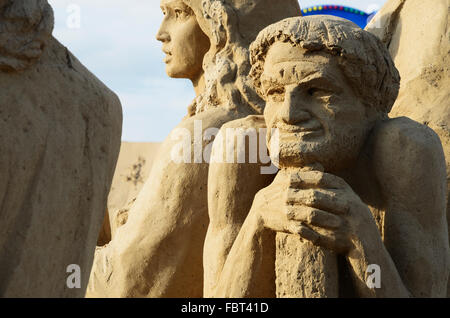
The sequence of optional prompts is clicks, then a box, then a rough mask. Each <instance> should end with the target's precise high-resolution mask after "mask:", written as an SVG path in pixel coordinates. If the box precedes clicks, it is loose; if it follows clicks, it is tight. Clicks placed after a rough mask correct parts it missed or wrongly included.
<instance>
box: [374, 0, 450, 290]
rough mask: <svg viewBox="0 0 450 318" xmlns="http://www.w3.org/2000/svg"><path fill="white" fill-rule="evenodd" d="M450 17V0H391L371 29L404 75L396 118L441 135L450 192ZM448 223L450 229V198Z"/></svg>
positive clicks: (394, 107) (395, 111)
mask: <svg viewBox="0 0 450 318" xmlns="http://www.w3.org/2000/svg"><path fill="white" fill-rule="evenodd" d="M449 13H450V1H448V0H424V1H421V0H390V1H388V2H387V3H386V4H385V6H384V7H383V8H382V9H381V10H380V11H379V12H378V14H377V15H376V16H375V17H374V19H373V20H372V21H371V23H370V24H369V25H368V26H367V28H366V29H367V30H368V31H369V32H372V33H373V34H375V35H377V36H378V37H379V38H380V39H381V40H382V41H383V42H384V43H385V44H386V45H387V46H388V48H389V52H390V53H391V56H392V58H393V59H394V62H395V65H396V66H397V68H398V70H399V72H400V75H401V86H400V92H399V97H398V99H397V101H396V102H395V104H394V106H393V108H392V112H391V116H408V117H410V118H412V119H414V120H416V121H418V122H420V123H423V124H425V125H427V126H429V127H430V128H432V129H433V130H434V131H436V133H437V134H438V135H439V137H440V139H441V142H442V145H443V146H444V153H445V157H446V160H447V187H448V193H449V194H450V89H449V87H450V71H449V68H450V28H449V24H450V20H449ZM447 221H448V222H449V225H450V200H448V201H447ZM449 297H450V284H449Z"/></svg>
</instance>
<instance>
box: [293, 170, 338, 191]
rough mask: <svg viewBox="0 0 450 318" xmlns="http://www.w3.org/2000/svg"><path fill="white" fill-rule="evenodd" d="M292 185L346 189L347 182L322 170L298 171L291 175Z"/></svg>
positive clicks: (297, 186)
mask: <svg viewBox="0 0 450 318" xmlns="http://www.w3.org/2000/svg"><path fill="white" fill-rule="evenodd" d="M290 187H291V188H297V189H299V188H326V189H344V188H346V187H347V183H346V182H345V181H344V180H342V179H341V178H339V177H337V176H335V175H332V174H329V173H324V172H321V171H298V172H296V173H292V174H291V175H290Z"/></svg>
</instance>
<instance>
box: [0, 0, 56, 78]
mask: <svg viewBox="0 0 450 318" xmlns="http://www.w3.org/2000/svg"><path fill="white" fill-rule="evenodd" d="M24 8H26V10H25V9H24ZM0 16H1V21H0V71H4V72H16V71H22V70H24V69H26V68H28V67H29V66H31V65H33V64H34V63H35V62H36V61H37V60H38V59H39V58H40V57H41V55H42V53H43V51H44V48H45V46H46V44H47V42H48V41H49V39H50V36H51V34H52V31H53V24H54V19H53V10H52V8H51V7H50V5H49V4H48V2H47V0H33V1H29V0H14V1H12V0H2V1H0Z"/></svg>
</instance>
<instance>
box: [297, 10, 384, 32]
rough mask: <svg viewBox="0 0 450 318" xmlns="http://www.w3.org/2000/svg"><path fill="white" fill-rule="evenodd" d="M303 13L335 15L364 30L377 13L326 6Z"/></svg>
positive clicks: (306, 14)
mask: <svg viewBox="0 0 450 318" xmlns="http://www.w3.org/2000/svg"><path fill="white" fill-rule="evenodd" d="M302 13H303V15H304V16H308V15H318V14H328V15H334V16H337V17H341V18H344V19H347V20H350V21H352V22H354V23H355V24H357V25H359V26H360V27H361V28H363V29H364V28H365V27H366V25H367V23H369V21H370V20H371V19H372V18H373V16H374V15H375V13H376V12H372V13H367V12H364V11H361V10H358V9H355V8H351V7H346V6H340V5H334V4H333V5H332V4H330V5H328V4H324V5H317V6H312V7H308V8H305V9H302Z"/></svg>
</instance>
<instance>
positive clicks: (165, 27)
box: [156, 0, 210, 81]
mask: <svg viewBox="0 0 450 318" xmlns="http://www.w3.org/2000/svg"><path fill="white" fill-rule="evenodd" d="M161 10H162V12H163V14H164V20H163V22H162V23H161V27H160V29H159V31H158V34H157V36H156V38H157V39H158V41H161V42H162V43H163V46H162V50H163V52H164V53H165V54H166V57H165V59H164V62H165V63H166V72H167V75H169V76H170V77H173V78H188V79H190V80H192V81H196V80H197V79H198V78H199V77H200V76H201V75H202V73H203V68H202V64H203V57H204V55H205V54H206V52H208V50H209V47H210V43H209V39H208V37H207V36H206V34H205V33H203V31H202V30H201V29H200V26H199V25H198V22H197V19H196V16H195V14H194V12H193V11H192V9H191V8H190V7H189V6H187V5H186V4H185V3H184V2H183V1H181V0H161Z"/></svg>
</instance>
